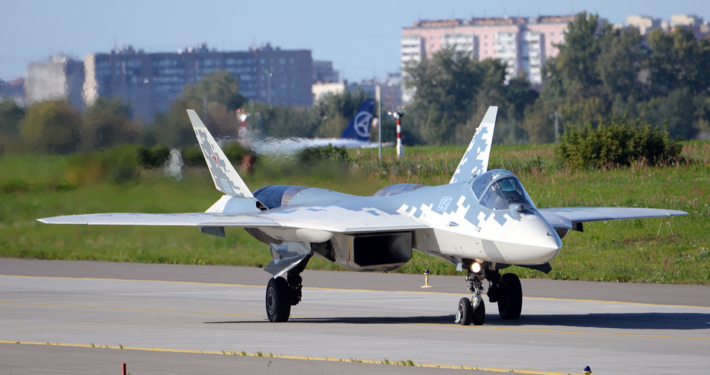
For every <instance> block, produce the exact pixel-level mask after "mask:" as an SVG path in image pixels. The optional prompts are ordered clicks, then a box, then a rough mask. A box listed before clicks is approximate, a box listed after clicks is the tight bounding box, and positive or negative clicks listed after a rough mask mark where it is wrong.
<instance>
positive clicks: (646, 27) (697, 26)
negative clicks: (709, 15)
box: [614, 14, 710, 39]
mask: <svg viewBox="0 0 710 375" xmlns="http://www.w3.org/2000/svg"><path fill="white" fill-rule="evenodd" d="M614 27H615V28H617V29H628V28H635V29H637V30H638V31H639V33H640V34H641V35H642V36H644V37H647V36H648V34H649V33H650V32H651V31H653V30H656V29H660V30H662V31H663V32H673V31H674V30H675V29H677V28H684V29H687V30H690V31H692V32H693V34H694V35H695V37H696V38H697V39H703V38H708V37H710V24H708V22H707V21H705V20H704V19H703V18H702V17H698V16H696V15H693V14H690V15H688V14H674V15H672V16H671V20H670V21H663V20H661V19H660V18H652V17H648V16H638V15H634V16H628V17H626V24H616V25H614Z"/></svg>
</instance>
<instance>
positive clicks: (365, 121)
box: [340, 99, 375, 142]
mask: <svg viewBox="0 0 710 375" xmlns="http://www.w3.org/2000/svg"><path fill="white" fill-rule="evenodd" d="M374 109H375V100H374V99H367V100H365V101H364V102H363V103H362V105H361V106H360V108H359V109H358V110H357V112H356V113H355V117H353V119H352V120H350V124H348V127H347V128H345V131H344V132H343V135H342V136H340V138H346V139H357V140H358V141H363V142H367V141H369V140H370V125H371V124H372V111H373V110H374Z"/></svg>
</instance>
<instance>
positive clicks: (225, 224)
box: [39, 107, 687, 325]
mask: <svg viewBox="0 0 710 375" xmlns="http://www.w3.org/2000/svg"><path fill="white" fill-rule="evenodd" d="M497 111H498V108H497V107H490V108H489V109H488V111H487V113H486V115H485V117H484V118H483V121H482V123H481V125H480V126H479V128H478V130H477V131H476V134H475V135H474V137H473V139H472V140H471V143H470V144H469V146H468V149H467V150H466V153H465V154H464V155H463V158H462V159H461V162H460V164H459V166H458V168H457V169H456V172H455V173H454V175H453V176H452V178H451V181H450V183H448V184H446V185H440V186H425V185H416V184H396V185H391V186H388V187H385V188H383V189H382V190H380V191H378V192H377V193H375V194H374V195H373V196H371V197H363V196H354V195H349V194H344V193H339V192H336V191H331V190H326V189H319V188H315V187H305V186H285V185H277V186H266V187H262V188H260V189H258V190H256V191H254V192H252V191H251V190H249V188H248V187H247V185H246V184H245V183H244V181H243V180H242V179H241V177H240V176H239V174H238V173H237V171H236V170H235V169H234V167H233V166H232V164H230V162H229V160H227V158H226V157H225V155H224V153H223V152H222V150H221V149H220V147H219V145H218V144H217V142H215V140H214V138H212V135H211V134H210V132H209V131H208V130H207V128H206V127H205V125H204V124H203V123H202V121H201V120H200V118H199V117H198V116H197V114H196V113H195V111H193V110H188V115H189V117H190V121H191V122H192V126H193V128H194V130H195V134H196V135H197V140H198V143H199V145H200V147H201V148H202V152H203V154H204V156H205V159H206V160H207V164H208V165H209V170H210V173H211V174H212V178H213V180H214V184H215V187H216V188H217V190H219V191H220V192H222V193H223V194H224V195H223V196H222V197H221V198H220V199H219V200H218V201H217V202H216V203H215V204H213V205H212V206H211V207H210V208H209V209H207V211H206V212H204V213H181V214H140V213H112V214H89V215H76V216H58V217H52V218H45V219H39V221H40V222H42V223H47V224H88V225H151V226H178V227H198V228H199V230H200V231H201V232H202V233H206V234H210V235H215V236H221V237H224V235H225V228H232V227H241V228H245V229H246V231H247V232H248V233H249V234H251V235H252V236H254V237H255V238H256V239H257V240H259V241H261V242H263V243H265V244H268V245H269V247H270V251H271V256H272V259H273V261H272V262H271V263H269V264H268V265H267V266H266V267H265V268H264V270H265V271H267V272H268V273H270V274H271V278H270V280H269V282H268V285H267V287H266V315H267V317H268V319H269V320H270V321H271V322H285V321H287V320H288V319H289V316H290V312H291V306H294V305H297V304H298V303H299V302H300V301H301V297H302V293H301V290H302V278H301V272H302V271H303V270H304V268H305V267H306V264H307V263H308V261H309V259H311V258H312V257H313V256H316V257H319V258H322V259H326V260H328V261H331V262H334V263H336V264H339V265H341V266H343V267H345V268H347V269H350V270H353V271H390V270H394V269H397V268H399V267H401V266H402V265H404V264H405V263H407V261H409V260H410V259H411V257H412V251H419V252H421V253H424V254H429V255H432V256H435V257H438V258H441V259H443V260H445V261H447V262H450V263H451V264H452V267H456V269H457V270H459V271H465V272H467V276H466V282H467V283H468V286H469V291H470V292H471V293H472V297H471V299H469V298H462V299H461V300H460V301H459V303H458V308H457V310H456V311H457V312H456V315H455V316H456V318H455V320H456V322H457V323H459V324H462V325H468V324H471V323H473V324H476V325H480V324H483V323H484V320H485V317H486V312H485V303H484V301H483V297H482V291H483V283H484V282H485V281H487V282H488V284H489V285H488V291H487V296H488V300H489V302H490V303H496V302H497V306H498V312H499V314H500V316H501V317H502V318H503V319H517V318H519V317H520V313H521V310H522V306H523V292H522V288H521V285H520V280H519V279H518V277H517V276H516V275H515V274H514V273H505V274H504V275H501V273H500V271H501V270H502V269H504V268H506V267H509V266H511V265H516V266H521V267H528V268H532V269H537V270H540V271H543V272H549V271H550V269H551V268H550V264H549V262H550V261H551V260H552V259H553V258H555V256H557V254H559V252H560V249H561V248H562V240H561V239H562V238H564V237H565V236H566V235H567V233H568V232H569V231H571V230H575V231H580V232H581V231H583V223H585V222H592V221H600V220H619V219H642V218H651V217H667V216H676V215H686V214H687V213H686V212H682V211H671V210H663V209H651V208H619V207H613V208H602V207H566V208H538V207H537V206H535V204H534V203H533V200H532V198H531V197H530V195H528V193H527V191H526V190H525V188H524V187H523V184H522V183H521V181H520V180H519V179H518V178H517V177H516V176H515V175H514V174H513V173H511V172H509V171H505V170H500V169H497V170H490V171H489V170H488V160H489V157H490V152H491V145H492V140H493V130H494V127H495V119H496V114H497Z"/></svg>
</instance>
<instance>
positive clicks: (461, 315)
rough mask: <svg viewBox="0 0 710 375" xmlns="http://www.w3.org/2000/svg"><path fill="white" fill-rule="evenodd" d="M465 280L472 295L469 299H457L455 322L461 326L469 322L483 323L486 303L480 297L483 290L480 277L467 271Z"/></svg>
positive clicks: (477, 324)
mask: <svg viewBox="0 0 710 375" xmlns="http://www.w3.org/2000/svg"><path fill="white" fill-rule="evenodd" d="M466 281H468V282H469V285H470V287H469V291H471V292H472V293H473V295H472V296H471V299H468V298H461V299H460V300H459V306H458V311H457V312H456V320H455V323H456V324H461V325H463V326H467V325H469V324H471V323H473V325H476V326H480V325H483V323H484V322H485V321H486V304H485V303H484V302H483V298H481V291H482V290H483V288H482V286H481V279H480V278H479V277H478V276H476V275H474V274H471V273H469V275H468V276H467V277H466Z"/></svg>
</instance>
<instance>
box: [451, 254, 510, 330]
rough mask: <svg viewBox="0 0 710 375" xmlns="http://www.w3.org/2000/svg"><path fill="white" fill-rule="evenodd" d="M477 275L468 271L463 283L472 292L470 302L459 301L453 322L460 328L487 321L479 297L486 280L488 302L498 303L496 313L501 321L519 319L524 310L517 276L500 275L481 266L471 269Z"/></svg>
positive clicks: (484, 306) (462, 299)
mask: <svg viewBox="0 0 710 375" xmlns="http://www.w3.org/2000/svg"><path fill="white" fill-rule="evenodd" d="M470 268H473V269H474V270H476V269H477V270H478V272H471V271H469V273H468V275H467V276H466V281H467V282H468V284H469V287H468V290H469V291H470V292H471V293H473V295H472V296H471V299H470V300H469V299H468V298H461V300H460V301H459V305H458V311H457V312H456V321H455V322H456V323H457V324H461V325H469V324H471V323H473V324H474V325H482V324H483V323H484V321H485V320H486V305H485V303H484V302H483V298H482V297H481V292H482V291H483V285H482V283H483V280H484V279H488V282H489V286H488V301H489V302H491V303H495V302H497V303H498V313H499V314H500V317H501V318H502V319H506V320H510V319H518V318H520V312H521V311H522V309H523V289H522V287H521V285H520V279H519V278H518V276H517V275H515V274H512V273H507V274H505V275H503V276H501V275H500V273H498V271H491V270H485V269H483V268H482V267H470Z"/></svg>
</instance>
